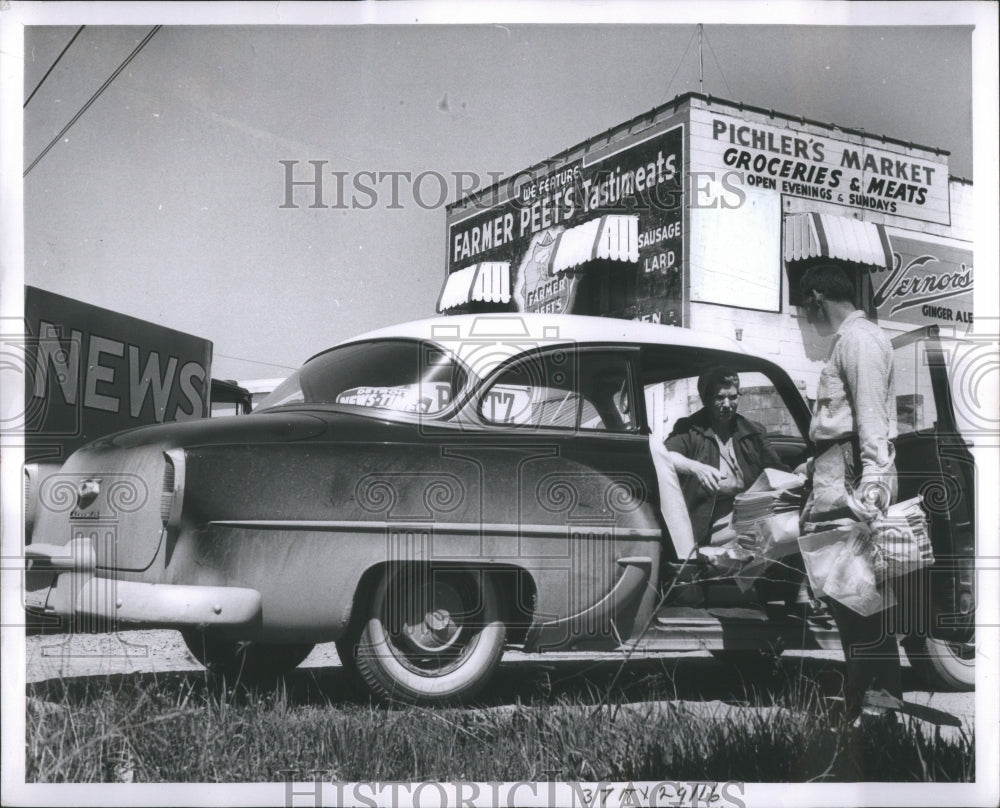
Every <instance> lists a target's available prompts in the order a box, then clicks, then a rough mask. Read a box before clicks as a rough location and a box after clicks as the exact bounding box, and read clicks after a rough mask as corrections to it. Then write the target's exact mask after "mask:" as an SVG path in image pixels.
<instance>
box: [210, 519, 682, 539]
mask: <svg viewBox="0 0 1000 808" xmlns="http://www.w3.org/2000/svg"><path fill="white" fill-rule="evenodd" d="M209 524H210V525H213V526H217V527H237V528H244V529H248V530H253V529H264V530H327V531H331V532H336V531H344V532H355V533H381V532H383V531H385V530H389V529H391V530H428V531H430V530H433V531H434V532H435V533H458V534H462V533H476V534H479V533H489V534H490V535H494V536H556V537H559V538H566V536H567V533H568V532H569V531H577V532H598V531H611V530H613V531H615V533H616V535H617V536H618V537H619V538H622V539H628V538H636V539H657V540H659V539H661V538H662V537H663V534H662V533H661V531H660V530H659V529H657V528H637V527H627V528H618V527H616V526H615V525H607V524H605V525H602V524H579V525H577V524H572V523H570V524H562V525H539V524H527V525H511V524H506V523H499V522H483V523H475V522H418V521H391V522H390V521H386V520H379V519H364V520H357V521H352V520H348V519H330V520H325V519H317V520H309V519H215V520H212V521H210V522H209Z"/></svg>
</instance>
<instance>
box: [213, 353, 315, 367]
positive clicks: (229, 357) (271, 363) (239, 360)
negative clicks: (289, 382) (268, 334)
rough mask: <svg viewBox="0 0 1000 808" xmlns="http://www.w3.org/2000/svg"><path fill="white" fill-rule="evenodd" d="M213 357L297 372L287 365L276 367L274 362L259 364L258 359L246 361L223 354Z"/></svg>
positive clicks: (241, 357)
mask: <svg viewBox="0 0 1000 808" xmlns="http://www.w3.org/2000/svg"><path fill="white" fill-rule="evenodd" d="M214 356H221V357H222V358H223V359H235V360H237V361H238V362H253V363H254V364H255V365H270V366H271V367H273V368H284V369H285V370H298V368H293V367H289V366H288V365H278V364H275V363H274V362H261V361H260V360H259V359H247V358H246V357H244V356H229V355H228V354H224V353H217V352H216V353H215V354H214Z"/></svg>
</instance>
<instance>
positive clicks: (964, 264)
mask: <svg viewBox="0 0 1000 808" xmlns="http://www.w3.org/2000/svg"><path fill="white" fill-rule="evenodd" d="M890 241H891V243H892V259H893V266H892V269H891V270H886V269H879V270H875V271H873V272H872V274H871V279H872V288H873V290H874V296H873V301H872V302H873V303H874V305H875V309H876V311H877V312H878V317H879V319H880V320H893V321H896V322H904V323H917V324H919V325H929V324H938V325H954V326H957V327H958V328H960V329H964V330H968V329H971V328H972V282H973V274H972V253H971V252H970V251H968V250H962V249H959V248H956V247H952V246H948V245H944V244H932V243H930V242H927V241H919V240H917V239H912V238H906V237H903V236H895V235H891V236H890Z"/></svg>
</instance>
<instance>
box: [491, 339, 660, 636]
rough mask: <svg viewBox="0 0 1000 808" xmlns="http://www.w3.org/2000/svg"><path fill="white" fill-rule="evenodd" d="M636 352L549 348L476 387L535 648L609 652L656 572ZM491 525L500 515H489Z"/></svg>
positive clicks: (655, 528) (655, 524) (651, 480)
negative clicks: (528, 597)
mask: <svg viewBox="0 0 1000 808" xmlns="http://www.w3.org/2000/svg"><path fill="white" fill-rule="evenodd" d="M637 357H638V352H637V351H636V350H635V349H631V348H628V347H622V346H599V345H595V346H572V347H559V348H552V349H547V350H542V351H537V352H532V353H530V354H527V355H524V356H521V357H518V358H517V359H515V360H513V361H511V362H509V363H507V364H506V365H505V366H504V367H502V368H501V369H500V370H499V371H498V372H497V373H496V374H495V375H494V376H493V377H492V378H491V379H490V380H489V381H488V382H487V383H486V384H485V385H484V387H483V392H482V393H481V394H480V396H479V397H478V398H477V400H476V403H475V406H476V412H477V416H478V418H479V419H480V420H481V422H482V424H483V425H484V426H485V427H487V431H485V432H484V437H487V436H488V442H484V445H483V446H482V449H481V451H482V453H483V454H484V456H485V455H486V454H489V453H492V454H496V453H497V452H505V453H506V454H507V456H508V458H509V459H508V461H507V463H506V464H505V465H506V466H507V467H508V469H509V470H510V472H511V473H510V476H509V478H508V480H507V481H506V483H504V484H503V485H502V486H501V489H502V490H501V489H494V490H493V492H492V493H491V496H490V497H489V498H490V500H491V501H492V502H493V503H494V507H497V508H500V509H502V510H503V512H504V513H506V514H507V518H508V519H516V520H517V521H518V524H519V525H520V527H521V543H520V548H519V553H520V559H519V563H520V564H521V565H523V566H525V567H526V568H527V569H528V570H529V571H530V572H531V574H532V576H533V578H534V579H535V582H536V591H537V602H536V606H535V614H536V623H537V625H536V630H535V632H534V633H533V635H532V636H531V637H530V638H529V643H528V644H529V646H530V645H532V644H534V645H535V646H536V647H538V648H539V649H541V648H555V647H567V646H570V645H573V646H576V647H580V646H581V645H586V646H589V647H606V648H610V647H615V646H616V645H617V643H618V641H619V640H618V638H621V637H627V636H628V635H629V633H630V628H631V622H632V621H633V620H634V618H635V614H636V610H637V608H638V605H639V601H640V599H641V594H642V593H643V592H645V591H647V589H648V587H647V586H646V584H647V583H648V582H649V581H650V577H651V576H652V575H654V574H655V570H656V569H657V568H658V563H659V551H660V542H661V541H662V529H661V522H660V519H661V517H660V516H659V509H658V504H657V484H656V475H655V471H654V469H653V463H652V458H651V455H650V452H649V439H648V429H647V427H646V419H645V413H644V410H643V406H644V405H643V397H642V395H641V392H640V391H639V388H638V387H637V385H638V374H637V365H636V363H637ZM498 518H499V517H498Z"/></svg>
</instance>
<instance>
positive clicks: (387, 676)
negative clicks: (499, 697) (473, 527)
mask: <svg viewBox="0 0 1000 808" xmlns="http://www.w3.org/2000/svg"><path fill="white" fill-rule="evenodd" d="M368 608H369V611H368V614H367V620H366V621H365V624H364V628H363V629H362V631H361V635H360V637H359V640H358V644H357V653H356V655H355V657H354V664H355V665H356V666H357V670H358V673H359V674H360V675H361V677H362V678H363V680H364V682H365V684H367V686H368V687H369V688H370V689H371V691H372V692H373V693H374V694H375V695H376V696H378V697H379V698H382V699H386V700H390V701H392V700H395V701H403V702H408V703H411V704H451V703H457V702H460V701H463V700H465V699H469V698H471V697H472V696H474V695H475V694H476V693H477V692H478V691H479V690H480V689H481V688H482V687H483V685H485V684H486V682H487V681H488V680H489V678H490V676H492V674H493V673H494V671H495V670H496V668H497V665H498V664H499V662H500V656H501V654H502V653H503V645H504V637H505V632H506V627H505V625H504V623H503V621H502V620H501V619H500V607H499V601H498V598H497V592H496V587H495V585H494V584H493V582H492V580H491V579H490V577H489V576H488V575H485V574H481V573H476V572H470V571H465V570H435V571H431V570H427V569H426V568H422V567H418V566H411V567H400V568H398V569H395V570H391V571H388V572H387V573H386V574H385V575H384V576H383V577H382V579H381V580H380V581H379V582H378V585H377V586H376V587H375V591H374V593H373V594H372V597H371V600H370V602H369V607H368ZM345 650H346V649H345ZM341 659H343V656H342V657H341ZM347 664H349V663H345V665H347Z"/></svg>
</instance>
